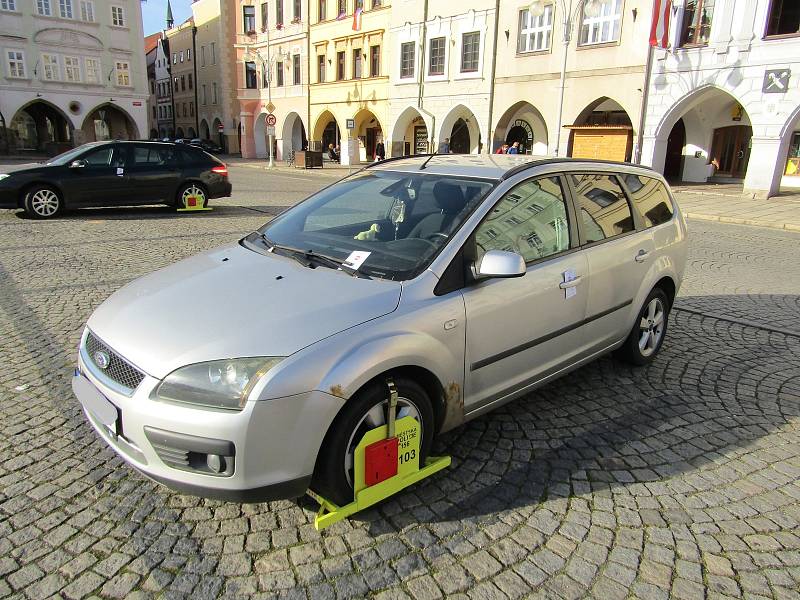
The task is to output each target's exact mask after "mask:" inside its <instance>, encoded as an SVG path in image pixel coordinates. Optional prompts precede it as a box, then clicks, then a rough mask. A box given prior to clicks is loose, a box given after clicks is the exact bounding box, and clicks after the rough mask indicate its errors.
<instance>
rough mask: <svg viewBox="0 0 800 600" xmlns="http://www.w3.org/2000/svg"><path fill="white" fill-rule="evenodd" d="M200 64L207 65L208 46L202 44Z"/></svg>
mask: <svg viewBox="0 0 800 600" xmlns="http://www.w3.org/2000/svg"><path fill="white" fill-rule="evenodd" d="M200 66H201V67H205V66H206V47H205V46H200Z"/></svg>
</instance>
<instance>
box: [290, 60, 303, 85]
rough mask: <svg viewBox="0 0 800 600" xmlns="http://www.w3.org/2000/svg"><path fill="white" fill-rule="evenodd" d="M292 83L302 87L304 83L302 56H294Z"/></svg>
mask: <svg viewBox="0 0 800 600" xmlns="http://www.w3.org/2000/svg"><path fill="white" fill-rule="evenodd" d="M292 82H293V83H294V85H300V84H301V83H302V81H301V79H300V55H299V54H295V55H294V56H292Z"/></svg>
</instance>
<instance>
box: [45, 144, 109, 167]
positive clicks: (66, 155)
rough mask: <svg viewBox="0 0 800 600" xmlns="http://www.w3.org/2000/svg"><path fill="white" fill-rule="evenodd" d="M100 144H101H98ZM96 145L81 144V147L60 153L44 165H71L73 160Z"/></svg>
mask: <svg viewBox="0 0 800 600" xmlns="http://www.w3.org/2000/svg"><path fill="white" fill-rule="evenodd" d="M100 143H102V142H100ZM97 145H98V143H97V142H95V143H89V144H83V145H82V146H78V147H77V148H73V149H72V150H67V151H66V152H62V153H61V154H58V155H56V156H54V157H53V158H51V159H48V161H47V162H46V163H45V164H46V165H57V166H63V165H67V164H69V163H71V162H72V161H73V160H75V159H76V158H78V157H79V156H80V155H81V154H83V153H84V152H86V151H87V150H89V149H91V148H92V147H93V146H97Z"/></svg>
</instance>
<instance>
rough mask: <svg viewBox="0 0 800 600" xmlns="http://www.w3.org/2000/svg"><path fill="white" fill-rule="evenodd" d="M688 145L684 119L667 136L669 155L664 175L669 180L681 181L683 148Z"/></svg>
mask: <svg viewBox="0 0 800 600" xmlns="http://www.w3.org/2000/svg"><path fill="white" fill-rule="evenodd" d="M684 146H686V126H685V125H684V123H683V119H678V122H677V123H675V125H674V126H673V127H672V131H670V132H669V137H668V138H667V155H666V158H665V159H664V177H666V179H667V180H668V181H681V172H682V170H683V148H684Z"/></svg>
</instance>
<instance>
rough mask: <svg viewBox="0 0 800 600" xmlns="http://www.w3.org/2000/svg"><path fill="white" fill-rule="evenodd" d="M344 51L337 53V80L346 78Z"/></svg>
mask: <svg viewBox="0 0 800 600" xmlns="http://www.w3.org/2000/svg"><path fill="white" fill-rule="evenodd" d="M344 65H345V61H344V52H337V53H336V80H337V81H341V80H342V79H344V78H345V72H344V71H345V66H344Z"/></svg>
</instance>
